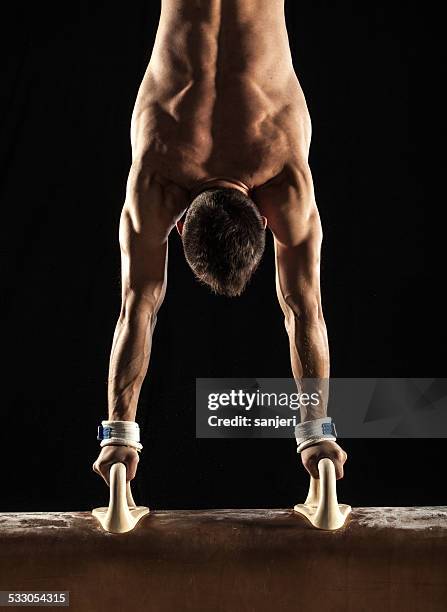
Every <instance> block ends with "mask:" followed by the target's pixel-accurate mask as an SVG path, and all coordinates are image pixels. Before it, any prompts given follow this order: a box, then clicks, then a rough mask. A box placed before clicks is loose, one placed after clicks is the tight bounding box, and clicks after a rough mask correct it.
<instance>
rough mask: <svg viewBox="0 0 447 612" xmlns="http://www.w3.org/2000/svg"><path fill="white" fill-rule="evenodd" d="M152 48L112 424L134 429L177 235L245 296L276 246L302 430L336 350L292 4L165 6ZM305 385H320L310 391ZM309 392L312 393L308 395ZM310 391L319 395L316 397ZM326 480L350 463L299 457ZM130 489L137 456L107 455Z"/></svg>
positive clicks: (130, 190)
mask: <svg viewBox="0 0 447 612" xmlns="http://www.w3.org/2000/svg"><path fill="white" fill-rule="evenodd" d="M161 5H162V6H161V15H160V22H159V26H158V31H157V35H156V39H155V44H154V48H153V51H152V55H151V58H150V62H149V65H148V68H147V71H146V73H145V75H144V78H143V81H142V83H141V86H140V89H139V92H138V96H137V100H136V103H135V108H134V112H133V116H132V124H131V144H132V165H131V168H130V172H129V178H128V183H127V192H126V200H125V203H124V207H123V210H122V214H121V219H120V228H119V241H120V248H121V262H122V305H121V312H120V316H119V319H118V322H117V326H116V330H115V334H114V338H113V346H112V351H111V357H110V370H109V387H108V408H109V417H108V418H109V420H111V421H135V417H136V411H137V402H138V397H139V393H140V389H141V385H142V383H143V380H144V378H145V376H146V373H147V368H148V364H149V357H150V350H151V341H152V334H153V331H154V327H155V324H156V320H157V312H158V310H159V308H160V306H161V304H162V302H163V299H164V296H165V291H166V271H167V256H168V236H169V234H170V232H171V230H172V229H173V228H174V227H177V231H178V232H179V234H180V235H181V238H182V242H183V247H184V251H185V256H186V259H187V261H188V263H189V265H190V267H191V269H192V271H193V273H194V275H195V276H196V278H197V279H198V281H199V282H201V283H204V284H206V285H208V286H209V287H210V289H211V290H212V291H214V292H215V293H218V294H223V295H227V296H235V295H239V294H240V293H241V292H242V291H243V289H244V287H245V285H246V283H247V282H248V281H249V279H250V277H251V276H252V274H253V272H254V270H255V269H256V267H257V265H258V263H259V260H260V258H261V256H262V252H263V249H264V242H265V228H266V225H267V226H268V228H269V230H271V232H272V234H273V237H274V247H275V262H276V293H277V297H278V300H279V304H280V306H281V309H282V311H283V313H284V320H285V329H286V331H287V334H288V336H289V341H290V356H291V365H292V371H293V375H294V378H295V380H296V381H297V382H298V383H299V384H300V385H301V389H302V390H303V391H306V392H312V391H315V390H317V391H319V392H320V395H321V402H320V403H319V405H318V406H317V407H313V408H311V407H308V408H306V409H303V408H302V409H301V417H302V421H311V420H314V419H318V418H320V417H324V416H325V415H326V403H327V397H325V395H326V394H325V393H324V392H322V391H321V388H322V386H324V385H323V384H320V383H319V381H324V380H325V379H327V378H328V377H329V350H328V342H327V334H326V326H325V322H324V318H323V313H322V308H321V299H320V280H319V264H320V248H321V240H322V231H321V224H320V218H319V214H318V210H317V206H316V203H315V196H314V189H313V183H312V176H311V171H310V169H309V165H308V154H309V145H310V139H311V122H310V118H309V112H308V109H307V106H306V101H305V98H304V95H303V92H302V89H301V87H300V84H299V82H298V79H297V76H296V74H295V71H294V68H293V65H292V58H291V53H290V48H289V41H288V34H287V29H286V23H285V15H284V0H162V2H161ZM305 379H313V380H311V381H307V380H305ZM306 385H307V388H306ZM310 387H313V388H310ZM301 457H302V461H303V464H304V466H305V467H306V469H307V470H308V471H309V473H310V474H312V475H313V476H314V477H315V478H318V470H317V464H318V461H319V460H320V459H321V458H323V457H329V458H331V459H332V460H333V461H334V464H335V472H336V477H337V478H342V477H343V464H344V463H345V461H346V457H347V455H346V453H345V452H344V451H343V450H342V449H341V447H340V446H339V445H338V444H337V443H336V442H335V441H328V440H324V441H321V442H318V443H316V444H313V445H312V446H309V447H308V448H305V449H304V450H303V451H302V453H301ZM117 461H121V462H123V463H125V464H126V466H127V479H128V480H130V479H132V478H134V476H135V472H136V469H137V464H138V452H137V451H136V450H135V449H134V448H131V447H129V446H126V445H109V446H104V447H103V448H102V450H101V452H100V454H99V457H98V459H97V460H96V461H95V463H94V465H93V469H94V471H95V472H97V473H98V474H100V475H101V476H102V477H103V478H104V479H105V480H106V482H108V476H109V469H110V465H111V464H112V463H115V462H117Z"/></svg>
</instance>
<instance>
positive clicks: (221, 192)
mask: <svg viewBox="0 0 447 612" xmlns="http://www.w3.org/2000/svg"><path fill="white" fill-rule="evenodd" d="M182 240H183V248H184V251H185V257H186V260H187V262H188V264H189V265H190V267H191V269H192V271H193V272H194V275H195V276H196V278H197V279H198V280H199V281H200V282H201V283H204V284H206V285H208V286H209V287H210V288H211V290H212V291H213V292H214V293H217V294H219V295H226V296H228V297H233V296H236V295H240V294H241V293H242V292H243V290H244V288H245V286H246V285H247V283H248V281H249V280H250V277H251V275H252V274H253V272H254V271H255V270H256V268H257V267H258V264H259V262H260V260H261V257H262V253H263V252H264V246H265V230H264V225H263V223H262V217H261V215H260V213H259V211H258V209H257V207H256V206H255V204H254V202H253V200H251V199H250V198H249V197H247V196H246V195H245V194H243V193H242V192H241V191H239V190H237V189H209V190H206V191H203V192H202V193H201V194H199V195H198V196H197V197H196V198H195V199H194V200H193V201H192V202H191V204H190V206H189V209H188V212H187V213H186V217H185V223H184V226H183V232H182Z"/></svg>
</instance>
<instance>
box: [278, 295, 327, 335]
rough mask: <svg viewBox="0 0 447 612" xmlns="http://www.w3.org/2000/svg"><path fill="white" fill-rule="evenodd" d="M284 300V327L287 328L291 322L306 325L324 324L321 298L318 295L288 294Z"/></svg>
mask: <svg viewBox="0 0 447 612" xmlns="http://www.w3.org/2000/svg"><path fill="white" fill-rule="evenodd" d="M285 302H286V306H287V311H286V316H285V319H286V328H289V327H290V326H291V323H293V322H298V323H302V324H306V325H318V324H324V317H323V311H322V308H321V300H320V297H319V296H318V295H306V296H303V295H300V296H291V295H290V296H287V297H286V299H285Z"/></svg>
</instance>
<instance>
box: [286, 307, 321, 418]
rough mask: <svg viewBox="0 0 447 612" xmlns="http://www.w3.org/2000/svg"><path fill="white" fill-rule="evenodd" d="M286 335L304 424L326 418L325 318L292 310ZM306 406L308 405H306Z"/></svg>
mask: <svg viewBox="0 0 447 612" xmlns="http://www.w3.org/2000/svg"><path fill="white" fill-rule="evenodd" d="M287 318H288V324H287V326H286V327H287V333H288V336H289V344H290V360H291V366H292V372H293V376H294V378H295V381H296V382H297V384H298V386H299V389H300V391H301V393H303V394H306V396H309V397H310V398H313V399H311V400H307V399H305V398H306V396H304V398H303V400H302V405H301V420H302V421H310V420H313V419H318V418H321V417H324V416H326V415H327V403H328V393H329V345H328V338H327V331H326V325H325V322H324V318H323V316H322V315H316V316H308V315H298V314H297V313H296V312H294V311H293V310H292V309H290V312H289V315H288V317H287ZM305 402H306V403H307V405H304V404H305Z"/></svg>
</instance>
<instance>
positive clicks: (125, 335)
mask: <svg viewBox="0 0 447 612" xmlns="http://www.w3.org/2000/svg"><path fill="white" fill-rule="evenodd" d="M155 323H156V311H155V309H154V308H152V307H150V306H149V305H148V304H147V303H144V302H140V301H138V300H137V301H135V302H134V303H129V304H127V305H126V307H125V308H123V309H122V312H121V315H120V317H119V319H118V322H117V324H116V329H115V334H114V337H113V344H112V351H111V355H110V364H109V377H108V406H109V420H112V421H113V420H115V421H121V420H124V421H134V420H135V418H136V412H137V405H138V398H139V395H140V391H141V386H142V384H143V381H144V379H145V376H146V373H147V369H148V366H149V359H150V353H151V347H152V334H153V331H154V327H155Z"/></svg>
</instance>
